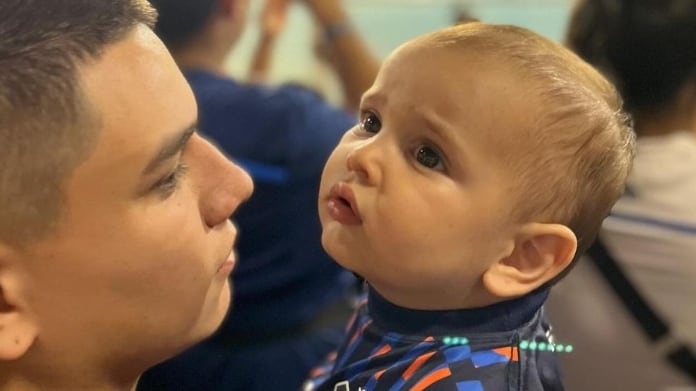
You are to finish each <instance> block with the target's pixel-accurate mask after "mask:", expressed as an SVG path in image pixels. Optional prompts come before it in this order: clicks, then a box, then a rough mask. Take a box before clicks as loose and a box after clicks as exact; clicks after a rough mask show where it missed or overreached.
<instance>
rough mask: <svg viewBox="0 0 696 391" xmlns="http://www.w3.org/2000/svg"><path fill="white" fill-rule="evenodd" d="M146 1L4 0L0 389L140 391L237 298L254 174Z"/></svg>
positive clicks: (0, 19) (0, 36) (0, 26)
mask: <svg viewBox="0 0 696 391" xmlns="http://www.w3.org/2000/svg"><path fill="white" fill-rule="evenodd" d="M154 19H155V13H154V11H153V10H152V8H151V7H150V6H149V4H148V3H147V2H145V1H144V0H89V1H85V0H51V1H38V0H3V1H2V2H0V67H1V68H2V72H0V140H2V141H1V142H0V390H2V391H9V390H22V391H32V390H42V391H45V390H107V391H108V390H119V391H121V390H123V391H127V390H132V389H133V388H134V386H135V383H136V381H137V378H138V376H139V375H140V374H141V373H142V372H143V371H144V370H145V369H146V368H148V367H150V366H152V365H154V364H156V363H158V362H160V361H162V360H164V359H166V358H167V357H169V356H172V355H174V354H176V353H177V352H180V351H182V350H184V349H185V348H187V347H188V346H190V345H192V344H194V343H196V342H198V341H200V340H201V339H203V338H205V337H206V336H208V335H210V334H211V333H212V332H213V331H214V330H215V329H216V328H217V327H218V326H219V324H220V322H221V321H222V319H223V317H224V315H225V313H226V311H227V308H228V305H229V302H230V287H229V283H228V278H227V277H228V275H229V273H230V272H231V270H232V268H233V266H234V263H235V257H234V252H233V243H234V241H235V237H236V229H235V227H234V226H233V225H232V223H230V221H229V220H228V217H229V216H230V215H231V214H233V212H234V211H235V210H236V208H237V207H238V206H239V204H240V203H241V202H242V201H244V200H245V199H246V198H247V197H248V196H249V195H250V193H251V189H252V185H251V181H250V178H249V177H248V176H247V175H246V174H245V172H244V171H242V170H241V169H240V168H239V167H237V166H235V165H234V164H232V163H230V162H229V161H228V160H227V159H226V158H225V157H224V156H223V155H222V154H221V153H220V152H219V151H218V150H217V149H216V148H215V147H213V146H212V145H211V144H210V143H208V142H207V141H206V140H204V139H203V138H201V137H200V136H199V135H198V134H196V121H197V109H196V103H195V99H194V97H193V95H192V93H191V90H190V89H189V87H188V85H187V83H186V81H185V79H184V78H183V77H182V75H181V73H180V72H179V70H178V68H177V67H176V65H175V63H174V61H173V60H172V59H171V57H170V55H169V54H168V52H167V50H166V49H165V47H164V45H162V43H161V42H160V41H159V39H158V38H157V37H156V36H155V35H154V33H153V32H152V31H151V30H150V27H151V26H152V24H153V23H154Z"/></svg>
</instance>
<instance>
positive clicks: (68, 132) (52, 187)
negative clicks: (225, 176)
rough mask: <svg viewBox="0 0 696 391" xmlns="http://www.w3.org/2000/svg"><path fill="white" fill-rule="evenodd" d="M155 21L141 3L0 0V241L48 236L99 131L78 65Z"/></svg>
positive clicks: (17, 241)
mask: <svg viewBox="0 0 696 391" xmlns="http://www.w3.org/2000/svg"><path fill="white" fill-rule="evenodd" d="M155 19H156V12H155V11H154V10H153V9H152V8H151V7H150V5H149V4H148V3H147V2H146V1H144V0H81V1H76V0H71V1H65V0H51V1H41V0H2V1H0V69H2V71H1V72H0V241H2V242H5V243H9V244H14V245H24V244H27V243H29V242H31V241H32V240H34V239H38V238H40V237H42V236H44V235H47V234H50V233H51V231H52V229H53V227H55V225H56V223H57V221H58V220H59V218H60V215H61V211H62V208H61V205H62V202H63V198H62V185H63V183H64V180H65V178H66V177H67V176H68V175H69V174H70V173H71V172H72V170H73V169H74V168H75V167H76V166H77V164H78V163H79V162H80V161H81V160H82V159H83V158H85V157H86V154H87V152H88V151H89V149H90V148H89V146H90V145H91V144H92V143H93V141H94V140H95V139H96V135H97V129H98V117H97V115H96V113H94V112H92V111H91V110H90V109H89V102H88V101H87V99H86V98H85V96H84V95H83V92H82V91H81V89H80V77H79V72H78V68H79V67H80V65H82V64H86V63H89V61H91V60H93V59H96V58H98V57H99V55H100V53H101V52H102V50H103V48H104V47H105V46H106V45H109V44H111V43H114V42H117V41H118V40H120V39H121V38H123V37H124V36H125V35H126V34H127V33H128V32H129V31H131V30H132V29H133V28H134V27H135V26H136V25H137V24H139V23H144V24H146V25H148V26H150V27H152V25H153V24H154V22H155Z"/></svg>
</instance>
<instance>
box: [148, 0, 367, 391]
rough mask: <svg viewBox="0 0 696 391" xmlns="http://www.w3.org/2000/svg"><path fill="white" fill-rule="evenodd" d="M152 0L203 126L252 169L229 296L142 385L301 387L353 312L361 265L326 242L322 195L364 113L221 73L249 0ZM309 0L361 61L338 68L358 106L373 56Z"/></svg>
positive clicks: (343, 50)
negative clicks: (206, 326)
mask: <svg viewBox="0 0 696 391" xmlns="http://www.w3.org/2000/svg"><path fill="white" fill-rule="evenodd" d="M152 3H153V5H154V6H155V8H157V10H158V12H159V15H160V16H159V20H158V24H157V25H156V28H155V30H156V32H157V33H158V35H159V36H160V38H162V40H163V41H164V42H165V44H166V45H167V46H168V48H169V49H170V51H171V52H172V55H173V57H174V59H175V60H176V61H177V63H178V65H179V66H180V67H181V68H182V70H183V72H184V75H185V77H186V79H187V80H188V82H189V83H190V85H191V87H192V89H193V92H194V95H195V97H196V101H197V103H198V106H199V124H198V126H199V128H200V131H201V132H202V133H203V134H205V135H206V136H207V137H209V138H210V139H211V140H213V142H214V143H216V144H217V145H218V146H219V147H220V148H221V149H222V150H223V151H225V152H226V153H227V154H228V155H229V156H230V157H231V158H232V159H233V160H234V161H235V162H236V163H238V164H239V165H241V166H242V167H244V169H245V170H247V172H249V173H250V175H251V177H252V179H253V180H254V186H255V192H254V195H253V197H251V198H250V199H249V201H248V203H247V204H246V205H244V207H243V208H240V210H239V213H238V214H237V217H236V222H237V224H238V226H239V239H238V241H237V249H238V257H239V262H238V265H237V269H236V270H235V272H234V273H233V276H232V278H233V281H234V300H235V302H234V308H233V309H232V310H231V312H230V314H229V315H228V317H227V319H226V320H225V322H224V323H223V325H222V327H221V329H220V330H218V332H217V333H216V335H215V336H213V338H212V339H210V340H208V341H206V342H204V343H203V344H200V345H198V346H196V347H194V348H193V349H191V350H189V351H187V352H185V353H184V354H182V355H180V356H179V357H176V358H175V359H173V360H170V361H168V362H165V363H163V364H161V365H160V366H158V367H156V368H154V369H153V370H151V371H149V372H148V373H146V374H145V375H144V376H143V377H142V378H141V381H140V384H139V390H162V389H165V390H169V389H171V390H227V391H233V390H245V391H249V390H291V389H297V388H299V387H300V385H301V384H302V381H303V380H304V379H305V378H306V375H307V373H308V372H309V370H310V369H311V367H312V366H314V365H316V364H318V363H319V362H320V361H321V359H322V358H323V357H324V356H325V355H326V353H327V352H329V351H330V350H331V349H333V348H335V346H336V345H337V344H338V343H339V342H340V339H341V336H342V334H343V332H344V327H345V322H346V321H347V319H348V317H349V316H350V312H351V308H349V305H348V304H347V303H346V296H347V295H348V294H350V291H351V289H352V288H353V286H354V283H355V282H354V277H353V275H352V274H351V273H349V272H347V271H345V270H344V269H343V268H341V267H340V266H338V265H336V264H335V263H334V262H332V261H331V260H330V259H329V258H328V256H327V255H326V253H325V252H324V250H323V249H322V247H321V244H320V240H319V238H320V234H321V228H320V224H319V219H318V216H317V212H316V200H317V190H318V187H319V179H320V176H321V170H322V168H323V163H324V162H325V161H326V158H327V157H328V155H329V154H330V152H331V150H332V149H333V146H334V145H335V144H336V143H337V142H338V140H339V139H340V137H341V136H342V135H343V133H344V132H345V131H346V130H347V129H349V128H350V127H351V126H353V124H355V122H356V121H357V118H356V116H355V114H354V113H352V112H350V111H349V109H342V108H335V107H332V106H330V105H329V104H328V103H327V102H325V101H324V100H322V98H321V97H320V96H319V95H317V94H316V93H314V92H312V91H309V90H307V89H304V88H301V87H297V86H291V85H286V86H280V87H272V86H264V85H259V84H248V83H243V82H239V81H236V80H234V79H232V78H230V77H229V76H227V75H226V74H225V71H224V69H223V68H224V60H225V58H226V56H227V54H228V52H229V51H230V50H231V49H232V48H233V47H234V44H235V43H236V41H237V38H238V37H239V35H240V33H241V31H242V26H243V25H244V19H245V14H246V8H247V6H248V4H247V1H246V0H197V1H185V0H156V1H153V2H152ZM305 5H306V6H307V7H308V8H309V10H310V11H311V12H312V14H313V15H314V18H315V19H316V21H317V23H318V24H319V25H320V26H321V27H323V28H324V29H327V30H331V31H333V32H334V33H333V34H332V35H331V37H330V38H331V45H332V47H333V54H334V55H335V56H336V57H337V58H339V59H346V58H350V59H351V61H350V63H351V64H354V65H353V66H350V67H341V68H340V69H337V72H338V74H339V76H340V77H341V78H342V80H344V82H345V83H346V84H349V85H350V86H351V87H350V88H346V107H348V108H350V107H356V106H357V105H358V103H357V102H358V101H359V99H360V95H361V93H362V91H363V90H365V89H366V88H367V87H368V86H369V85H370V84H371V82H372V80H373V79H374V75H375V74H376V70H377V67H378V65H377V61H376V60H375V59H374V58H373V57H372V55H371V54H370V53H369V51H368V50H367V49H366V45H365V44H364V43H363V42H362V40H361V38H360V37H359V35H358V34H357V32H356V31H355V30H354V29H352V28H351V27H350V23H349V19H348V15H347V13H346V12H345V11H344V9H343V8H342V5H341V3H340V1H338V0H330V1H327V0H315V1H306V2H305ZM339 30H340V34H336V33H335V32H336V31H339ZM340 62H341V63H342V64H345V63H348V61H340ZM344 68H345V69H344Z"/></svg>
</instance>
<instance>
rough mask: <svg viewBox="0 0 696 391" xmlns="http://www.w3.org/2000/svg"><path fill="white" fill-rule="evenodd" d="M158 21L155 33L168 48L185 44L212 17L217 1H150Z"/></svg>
mask: <svg viewBox="0 0 696 391" xmlns="http://www.w3.org/2000/svg"><path fill="white" fill-rule="evenodd" d="M150 3H152V5H153V6H154V7H155V8H156V9H157V11H158V12H159V14H160V19H159V21H158V23H157V26H156V27H155V32H156V33H157V35H158V36H159V37H160V39H161V40H162V41H163V42H164V44H165V45H167V47H168V48H170V49H174V48H178V47H180V46H181V45H185V44H187V43H188V42H189V41H190V40H191V39H192V38H193V37H195V36H196V35H197V34H198V33H199V32H200V31H201V29H203V28H204V27H205V26H206V25H207V22H208V20H209V19H210V18H211V17H212V16H213V15H214V12H213V11H214V10H215V7H217V4H218V2H217V0H150Z"/></svg>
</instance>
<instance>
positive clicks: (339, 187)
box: [327, 182, 362, 225]
mask: <svg viewBox="0 0 696 391" xmlns="http://www.w3.org/2000/svg"><path fill="white" fill-rule="evenodd" d="M327 207H328V212H329V216H331V217H332V218H333V219H335V220H336V221H338V222H339V223H341V224H344V225H360V224H362V218H361V217H360V211H359V210H358V204H357V202H356V201H355V195H354V194H353V189H351V188H350V186H349V185H348V184H347V183H345V182H338V183H336V184H335V185H333V186H332V187H331V190H329V199H328V202H327Z"/></svg>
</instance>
